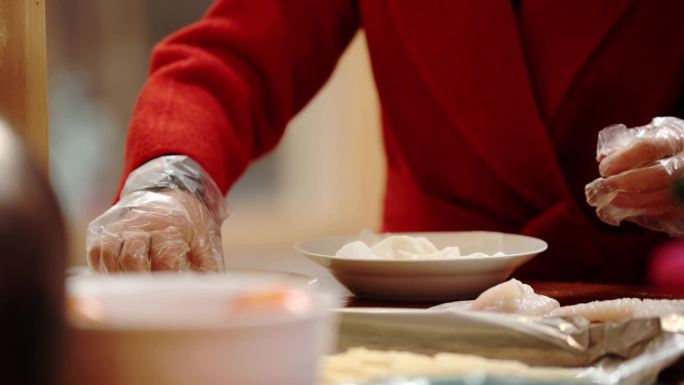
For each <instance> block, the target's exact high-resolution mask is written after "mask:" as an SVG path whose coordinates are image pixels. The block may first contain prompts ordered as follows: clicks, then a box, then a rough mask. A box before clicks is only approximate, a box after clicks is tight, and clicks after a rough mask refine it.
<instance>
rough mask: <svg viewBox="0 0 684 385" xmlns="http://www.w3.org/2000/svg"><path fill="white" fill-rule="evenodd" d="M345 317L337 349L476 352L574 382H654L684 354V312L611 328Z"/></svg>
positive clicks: (356, 312)
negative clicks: (562, 374) (564, 371)
mask: <svg viewBox="0 0 684 385" xmlns="http://www.w3.org/2000/svg"><path fill="white" fill-rule="evenodd" d="M339 314H340V316H341V317H340V319H341V322H340V332H339V337H338V338H339V339H338V351H345V350H346V349H348V348H352V347H359V346H360V347H365V348H368V349H375V350H397V351H407V352H413V353H421V354H435V353H440V352H449V353H463V354H474V355H478V356H481V357H485V358H492V359H509V360H517V361H520V362H523V363H525V364H528V365H533V366H544V367H571V368H578V369H579V370H578V371H577V375H576V378H575V380H577V382H581V383H588V384H601V385H612V384H621V385H622V384H625V385H632V384H634V385H636V384H652V383H654V382H655V379H656V377H657V375H658V373H659V372H660V371H662V370H663V369H664V368H666V367H668V366H671V365H672V364H674V363H675V362H676V361H677V360H678V359H680V358H681V357H684V315H680V314H671V315H667V316H662V317H657V318H644V319H632V320H626V321H616V322H604V323H590V322H589V321H587V320H586V319H584V318H581V317H564V318H559V317H554V318H543V317H534V316H523V315H511V314H498V313H486V312H467V311H464V312H449V311H426V310H418V309H379V308H378V309H373V308H356V309H355V308H348V309H341V310H339ZM419 383H420V382H410V384H419ZM428 383H429V382H425V384H428ZM407 384H409V382H407Z"/></svg>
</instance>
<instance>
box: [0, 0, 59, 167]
mask: <svg viewBox="0 0 684 385" xmlns="http://www.w3.org/2000/svg"><path fill="white" fill-rule="evenodd" d="M0 116H2V118H3V119H5V120H7V121H8V122H9V123H10V124H11V125H12V127H14V128H15V130H17V132H18V133H19V134H20V135H21V136H22V137H23V138H24V141H25V142H26V143H27V145H28V146H29V148H30V150H31V151H32V152H33V154H34V156H35V157H36V158H37V161H38V162H39V164H40V165H41V166H42V167H43V168H44V170H45V171H46V172H47V170H48V169H49V154H48V148H49V138H48V105H47V50H46V43H45V0H0Z"/></svg>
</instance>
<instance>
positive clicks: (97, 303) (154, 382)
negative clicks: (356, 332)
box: [67, 274, 336, 385]
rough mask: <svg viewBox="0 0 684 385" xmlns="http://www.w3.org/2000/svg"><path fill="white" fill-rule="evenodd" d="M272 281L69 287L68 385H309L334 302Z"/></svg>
mask: <svg viewBox="0 0 684 385" xmlns="http://www.w3.org/2000/svg"><path fill="white" fill-rule="evenodd" d="M319 290H320V289H314V288H312V287H310V286H308V285H305V284H302V283H301V282H296V281H293V280H290V279H287V278H286V277H283V278H281V279H275V278H274V276H273V275H272V274H269V275H264V276H260V275H256V274H244V275H242V274H237V275H235V274H234V275H231V276H230V277H226V276H222V275H209V276H207V275H204V276H193V275H180V274H161V275H160V274H156V275H129V276H118V277H116V276H109V277H102V276H77V277H71V278H69V279H68V280H67V296H68V303H69V306H68V313H69V318H70V340H71V341H70V344H71V353H70V371H71V373H70V381H71V383H72V384H74V385H86V384H88V385H91V384H98V385H138V384H139V385H192V384H202V385H219V384H220V385H233V384H235V385H238V384H239V385H267V384H279V385H289V384H291V385H307V384H315V383H316V377H317V370H318V360H319V358H320V356H321V355H322V354H323V353H327V352H328V351H329V349H330V348H331V347H332V343H333V342H334V341H333V338H332V337H333V330H334V328H335V326H336V320H335V319H334V318H333V315H332V313H331V312H330V310H331V308H332V307H333V306H335V305H336V298H335V296H334V295H332V294H330V293H322V292H320V291H319Z"/></svg>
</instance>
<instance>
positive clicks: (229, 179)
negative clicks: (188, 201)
mask: <svg viewBox="0 0 684 385" xmlns="http://www.w3.org/2000/svg"><path fill="white" fill-rule="evenodd" d="M682 14H684V2H682V1H679V0H661V1H638V0H632V1H630V0H605V1H600V2H596V1H577V0H555V1H547V0H525V1H523V2H522V6H521V8H520V9H519V10H517V11H516V10H515V9H513V7H512V5H511V2H510V0H488V1H471V0H434V1H415V0H405V1H399V0H357V1H355V0H326V1H321V0H242V1H240V0H222V1H217V2H216V3H215V4H214V6H213V7H212V8H211V9H210V10H209V12H208V13H207V14H206V16H205V17H204V18H203V19H202V20H200V21H199V22H197V23H195V24H193V25H191V26H189V27H187V28H185V29H183V30H181V31H179V32H177V33H175V34H174V35H172V36H170V37H169V38H167V39H166V40H165V41H163V42H162V43H160V44H159V45H158V46H157V47H156V48H155V50H154V53H153V57H152V66H151V67H152V69H151V75H150V77H149V79H148V81H147V83H146V84H145V87H144V88H143V90H142V93H141V95H140V98H139V100H138V103H137V106H136V109H135V113H134V115H133V119H132V123H131V128H130V132H129V136H128V142H127V151H126V164H125V174H124V177H125V176H126V175H128V173H129V172H130V171H131V170H133V169H134V168H136V167H138V166H139V165H141V164H142V163H144V162H145V161H147V160H149V159H151V158H154V157H157V156H160V155H164V154H187V155H189V156H191V157H193V158H194V159H195V160H197V161H198V162H199V163H201V164H202V165H203V166H204V167H205V168H206V169H207V170H208V171H209V173H210V174H211V175H212V176H213V178H214V179H215V180H216V182H217V183H218V184H219V186H220V187H221V188H222V189H223V191H226V190H227V189H228V188H230V186H231V185H232V184H233V183H234V182H235V180H236V179H237V178H238V177H239V176H240V174H241V173H242V172H243V171H244V170H245V168H246V167H247V166H248V165H249V163H250V161H251V160H252V159H254V158H256V157H258V156H260V155H262V154H264V153H265V152H268V151H270V150H271V149H272V148H273V147H274V146H275V145H276V143H277V142H278V140H279V139H280V137H281V136H282V134H283V130H284V128H285V126H286V124H287V122H288V121H289V120H290V119H291V118H292V117H293V116H294V115H295V114H296V113H297V112H298V111H299V110H300V109H301V108H302V107H303V106H304V105H305V104H306V103H307V102H308V101H309V99H311V97H312V96H313V95H314V94H315V93H316V91H317V90H318V89H319V88H320V87H321V86H322V84H323V83H324V82H325V81H326V79H327V78H328V76H329V75H330V73H331V71H332V69H333V67H334V66H335V63H336V62H337V59H338V58H339V56H340V54H341V53H342V51H343V50H344V49H345V47H346V46H347V44H348V42H349V41H350V39H351V38H352V36H353V35H354V33H355V32H356V31H357V29H359V28H360V27H363V28H364V29H365V32H366V35H367V39H368V47H369V50H370V55H371V60H372V65H373V71H374V74H375V80H376V85H377V88H378V91H379V95H380V100H381V106H382V111H383V129H384V139H385V147H386V153H387V163H388V177H387V190H386V199H385V211H384V228H385V229H386V230H390V231H408V230H472V229H481V230H497V231H505V232H517V233H523V234H529V235H532V236H537V237H540V238H542V239H545V240H546V241H548V242H549V250H548V251H546V252H545V253H543V254H542V255H540V256H539V257H537V258H536V259H535V260H533V261H532V262H531V263H529V264H528V265H526V266H524V267H523V268H522V269H521V270H520V271H519V272H518V276H519V277H535V278H541V279H561V280H577V279H582V280H602V281H611V282H638V281H640V280H641V279H642V278H643V275H644V266H645V263H646V257H647V255H648V254H649V251H650V249H651V248H652V247H653V246H654V245H655V244H656V243H658V242H660V241H662V239H663V238H662V236H661V235H659V234H655V233H652V232H648V231H647V230H642V229H640V228H637V227H636V226H632V225H623V226H622V227H620V228H615V227H610V226H608V225H604V224H602V223H600V222H599V221H598V220H597V219H596V218H595V215H594V213H593V210H592V209H591V208H590V207H588V205H587V204H586V203H585V201H584V193H583V190H584V185H585V184H586V183H587V182H589V181H591V180H593V179H594V178H596V177H598V172H597V165H596V162H595V160H594V154H595V147H596V138H597V133H598V131H599V130H600V129H601V128H603V127H604V126H606V125H609V124H613V123H618V122H621V123H625V124H627V125H640V124H645V123H647V122H648V121H650V119H651V118H653V117H654V116H659V115H660V116H662V115H675V116H677V115H679V116H682V115H683V114H682V112H684V111H683V110H684V106H683V105H684V103H683V102H682V101H683V100H684V98H682V94H683V93H682V90H683V89H684V87H683V84H684V79H683V76H682V75H684V23H682V22H681V15H682Z"/></svg>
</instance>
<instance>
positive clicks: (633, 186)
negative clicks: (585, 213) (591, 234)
mask: <svg viewBox="0 0 684 385" xmlns="http://www.w3.org/2000/svg"><path fill="white" fill-rule="evenodd" d="M597 160H598V161H599V173H600V174H601V178H598V179H596V180H594V181H593V182H591V183H589V184H587V186H586V187H585V192H586V197H587V202H588V203H589V204H590V205H592V206H594V207H596V213H597V215H598V216H599V218H601V220H603V221H604V222H606V223H609V224H612V225H619V224H620V222H621V221H623V220H627V221H630V222H634V223H637V224H639V225H641V226H644V227H647V228H649V229H652V230H657V231H664V232H667V233H668V234H670V235H671V236H683V235H684V206H683V205H682V201H681V198H680V197H678V194H676V189H677V188H681V186H682V179H681V178H682V175H683V174H684V169H683V167H684V121H682V120H681V119H677V118H672V117H662V118H655V119H653V121H651V123H650V124H648V125H646V126H642V127H635V128H630V129H628V128H627V127H626V126H624V125H622V124H620V125H615V126H610V127H607V128H605V129H603V130H602V131H601V132H600V133H599V140H598V149H597Z"/></svg>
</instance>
